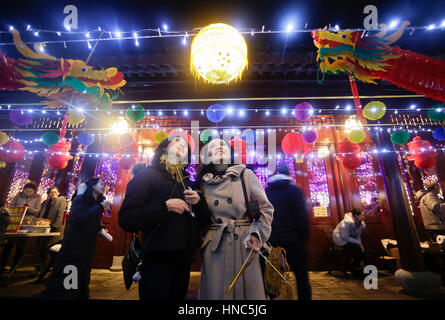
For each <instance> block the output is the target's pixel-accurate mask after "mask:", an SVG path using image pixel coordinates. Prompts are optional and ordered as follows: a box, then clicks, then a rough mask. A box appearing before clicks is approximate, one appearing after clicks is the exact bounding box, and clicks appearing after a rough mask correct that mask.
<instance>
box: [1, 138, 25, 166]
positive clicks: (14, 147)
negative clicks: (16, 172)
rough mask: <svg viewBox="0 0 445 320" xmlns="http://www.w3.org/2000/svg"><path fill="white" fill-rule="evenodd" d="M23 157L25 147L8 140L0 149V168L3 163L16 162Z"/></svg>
mask: <svg viewBox="0 0 445 320" xmlns="http://www.w3.org/2000/svg"><path fill="white" fill-rule="evenodd" d="M24 156H25V147H23V145H22V144H21V143H20V142H18V141H16V140H12V139H10V140H9V141H8V142H6V143H5V144H3V145H2V146H1V147H0V162H3V163H2V165H0V167H4V162H8V163H9V162H17V161H19V160H22V159H23V157H24Z"/></svg>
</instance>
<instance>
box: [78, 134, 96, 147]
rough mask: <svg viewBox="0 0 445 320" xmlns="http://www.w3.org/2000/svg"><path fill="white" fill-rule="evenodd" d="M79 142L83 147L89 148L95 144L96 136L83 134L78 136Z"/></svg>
mask: <svg viewBox="0 0 445 320" xmlns="http://www.w3.org/2000/svg"><path fill="white" fill-rule="evenodd" d="M77 142H79V143H80V144H81V145H83V146H89V145H90V144H93V143H94V135H93V134H91V133H89V132H81V133H79V135H78V136H77Z"/></svg>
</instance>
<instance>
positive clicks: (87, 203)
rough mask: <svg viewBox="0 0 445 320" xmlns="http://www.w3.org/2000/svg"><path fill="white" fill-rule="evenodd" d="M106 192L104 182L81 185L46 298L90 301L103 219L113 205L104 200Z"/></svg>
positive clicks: (74, 199) (100, 180)
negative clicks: (92, 269)
mask: <svg viewBox="0 0 445 320" xmlns="http://www.w3.org/2000/svg"><path fill="white" fill-rule="evenodd" d="M104 189H105V185H104V182H103V181H102V179H100V178H93V179H90V180H89V181H88V182H87V183H86V184H81V185H79V187H78V189H77V191H76V193H75V194H74V196H73V201H72V203H73V205H72V207H71V210H70V215H69V221H68V225H67V228H66V231H65V238H64V239H63V243H62V248H61V249H60V251H59V253H58V255H57V259H56V263H55V266H54V270H53V272H52V273H51V276H50V278H49V280H48V284H47V286H46V291H45V293H44V295H43V297H44V298H47V299H60V300H70V299H88V298H89V289H88V286H89V283H90V273H91V268H92V263H93V257H94V251H95V248H96V241H97V234H98V232H99V230H100V228H101V224H100V219H101V217H102V214H103V212H104V209H105V208H106V207H107V206H108V204H109V202H108V201H107V200H105V198H104V196H103V193H104ZM73 270H74V271H73ZM76 273H77V274H76Z"/></svg>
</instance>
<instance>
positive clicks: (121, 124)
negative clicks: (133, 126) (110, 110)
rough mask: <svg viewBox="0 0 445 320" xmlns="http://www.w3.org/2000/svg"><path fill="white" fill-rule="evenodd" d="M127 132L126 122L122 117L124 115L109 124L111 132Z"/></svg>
mask: <svg viewBox="0 0 445 320" xmlns="http://www.w3.org/2000/svg"><path fill="white" fill-rule="evenodd" d="M128 132H129V129H128V122H127V120H125V119H124V117H119V118H118V119H117V120H116V121H114V122H113V124H112V126H111V133H113V134H124V133H128Z"/></svg>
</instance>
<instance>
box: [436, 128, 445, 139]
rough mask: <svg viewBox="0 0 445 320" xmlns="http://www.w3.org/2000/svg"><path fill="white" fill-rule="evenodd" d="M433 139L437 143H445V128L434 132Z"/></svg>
mask: <svg viewBox="0 0 445 320" xmlns="http://www.w3.org/2000/svg"><path fill="white" fill-rule="evenodd" d="M433 138H434V139H435V140H437V141H445V128H444V127H439V128H437V129H436V130H434V132H433Z"/></svg>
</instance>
